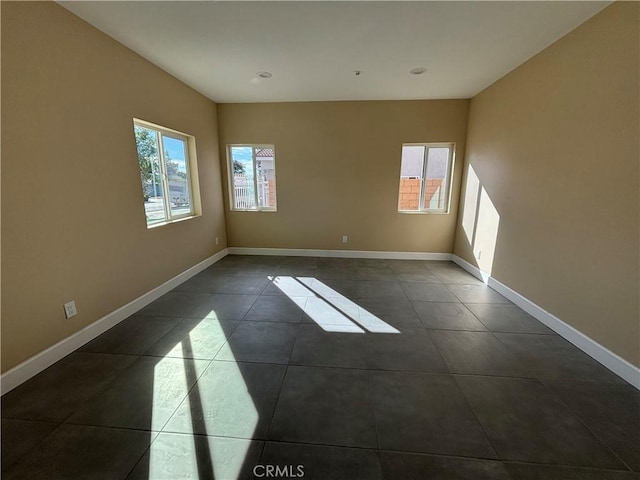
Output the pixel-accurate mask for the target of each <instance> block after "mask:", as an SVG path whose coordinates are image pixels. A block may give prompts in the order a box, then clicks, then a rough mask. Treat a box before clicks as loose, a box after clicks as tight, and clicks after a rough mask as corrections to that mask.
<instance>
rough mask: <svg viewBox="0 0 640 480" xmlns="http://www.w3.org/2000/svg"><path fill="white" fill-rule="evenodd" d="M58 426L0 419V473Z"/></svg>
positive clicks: (55, 424)
mask: <svg viewBox="0 0 640 480" xmlns="http://www.w3.org/2000/svg"><path fill="white" fill-rule="evenodd" d="M57 426H58V424H57V423H48V422H32V421H28V420H11V419H8V418H3V419H2V471H3V472H4V471H5V470H7V469H8V468H9V467H10V466H11V464H13V462H15V461H16V460H18V459H19V458H20V457H22V456H23V455H24V454H25V453H27V452H28V451H29V450H31V449H32V448H34V447H35V446H36V445H38V443H40V442H41V441H42V439H43V438H45V437H46V436H47V435H49V434H50V433H51V432H53V430H55V428H56V427H57Z"/></svg>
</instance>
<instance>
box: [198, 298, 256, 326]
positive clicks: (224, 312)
mask: <svg viewBox="0 0 640 480" xmlns="http://www.w3.org/2000/svg"><path fill="white" fill-rule="evenodd" d="M257 299H258V296H257V295H233V294H226V293H214V294H213V295H210V296H209V297H208V298H207V299H206V300H205V301H203V302H201V303H200V304H199V305H198V306H197V307H196V308H195V309H194V310H192V311H191V313H190V314H189V315H187V316H188V317H191V318H198V319H202V318H213V319H214V320H242V319H243V318H244V316H245V315H246V314H247V312H248V311H249V309H250V308H251V307H252V306H253V304H254V302H255V301H256V300H257Z"/></svg>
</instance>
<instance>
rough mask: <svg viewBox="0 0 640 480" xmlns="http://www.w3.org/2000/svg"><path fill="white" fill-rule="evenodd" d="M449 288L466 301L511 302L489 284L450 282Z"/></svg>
mask: <svg viewBox="0 0 640 480" xmlns="http://www.w3.org/2000/svg"><path fill="white" fill-rule="evenodd" d="M446 285H447V288H448V289H449V291H450V292H451V293H453V294H454V295H455V296H456V297H457V298H458V300H460V301H461V302H464V303H511V302H509V300H507V299H506V298H504V297H503V296H502V295H500V294H499V293H498V292H496V291H495V290H494V289H492V288H491V287H489V286H487V285H477V284H457V283H448V284H446Z"/></svg>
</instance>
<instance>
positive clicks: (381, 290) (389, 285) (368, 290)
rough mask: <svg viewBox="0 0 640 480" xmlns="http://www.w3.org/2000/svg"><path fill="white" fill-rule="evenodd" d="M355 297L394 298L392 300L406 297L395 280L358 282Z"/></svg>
mask: <svg viewBox="0 0 640 480" xmlns="http://www.w3.org/2000/svg"><path fill="white" fill-rule="evenodd" d="M356 297H357V298H383V297H394V298H402V299H404V298H406V295H405V293H404V291H403V290H402V288H401V287H400V283H399V282H397V281H396V280H374V281H366V280H362V281H360V282H358V286H357V288H356Z"/></svg>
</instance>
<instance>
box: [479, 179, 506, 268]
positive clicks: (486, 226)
mask: <svg viewBox="0 0 640 480" xmlns="http://www.w3.org/2000/svg"><path fill="white" fill-rule="evenodd" d="M499 226H500V215H499V214H498V211H497V210H496V207H495V206H494V205H493V202H492V201H491V198H489V194H488V193H487V191H486V190H485V189H484V187H483V188H482V192H481V193H480V205H479V207H478V221H477V225H476V234H475V240H474V242H473V252H474V255H475V256H476V259H477V261H478V267H480V270H482V271H484V272H486V273H488V274H489V275H491V270H492V268H493V258H494V255H495V252H496V242H497V240H498V228H499Z"/></svg>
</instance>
